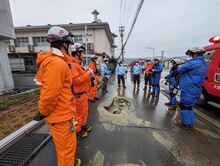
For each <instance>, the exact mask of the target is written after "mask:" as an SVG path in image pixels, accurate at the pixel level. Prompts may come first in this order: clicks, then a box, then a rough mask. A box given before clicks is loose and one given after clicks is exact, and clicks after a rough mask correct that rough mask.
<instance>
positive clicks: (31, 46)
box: [28, 44, 34, 52]
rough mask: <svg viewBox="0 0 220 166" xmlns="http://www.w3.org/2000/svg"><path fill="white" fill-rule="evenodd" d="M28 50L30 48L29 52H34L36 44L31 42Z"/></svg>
mask: <svg viewBox="0 0 220 166" xmlns="http://www.w3.org/2000/svg"><path fill="white" fill-rule="evenodd" d="M28 50H29V52H34V45H32V44H29V45H28Z"/></svg>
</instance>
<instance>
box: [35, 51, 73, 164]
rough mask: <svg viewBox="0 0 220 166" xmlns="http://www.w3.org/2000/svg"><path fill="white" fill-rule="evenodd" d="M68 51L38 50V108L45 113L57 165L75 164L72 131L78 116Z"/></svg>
mask: <svg viewBox="0 0 220 166" xmlns="http://www.w3.org/2000/svg"><path fill="white" fill-rule="evenodd" d="M66 57H68V55H66V54H64V53H62V52H61V51H60V50H58V49H55V48H52V49H51V51H50V52H47V53H38V55H37V65H39V66H40V68H39V71H38V73H37V75H36V77H35V79H36V81H37V82H38V83H39V84H40V85H41V86H40V88H39V90H40V99H39V102H38V108H39V111H40V113H41V114H42V115H44V116H46V118H45V122H46V123H48V126H49V129H50V132H51V135H52V138H53V141H54V144H55V148H56V155H57V162H58V166H67V165H71V166H72V165H74V159H75V152H76V144H77V139H76V132H73V131H71V130H70V129H71V126H72V125H74V122H73V120H74V119H75V117H76V109H75V106H74V105H73V103H74V102H73V95H72V91H71V86H72V78H71V74H70V69H69V67H68V65H67V64H66V62H65V59H66Z"/></svg>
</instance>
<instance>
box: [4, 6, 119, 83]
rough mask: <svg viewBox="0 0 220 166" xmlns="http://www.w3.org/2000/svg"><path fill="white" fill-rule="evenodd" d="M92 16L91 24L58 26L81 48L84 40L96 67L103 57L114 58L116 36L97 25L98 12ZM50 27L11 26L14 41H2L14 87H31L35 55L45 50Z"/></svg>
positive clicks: (105, 24) (98, 21)
mask: <svg viewBox="0 0 220 166" xmlns="http://www.w3.org/2000/svg"><path fill="white" fill-rule="evenodd" d="M92 14H93V15H94V20H93V22H92V23H80V24H73V23H69V24H61V25H58V26H61V27H63V28H65V29H68V30H69V31H71V32H72V33H73V34H74V36H75V37H74V38H75V42H78V43H82V44H84V45H85V43H86V39H87V51H88V55H91V54H96V55H98V57H99V64H101V61H102V58H103V56H109V57H110V58H111V57H114V49H115V47H116V46H115V45H114V38H115V37H117V36H116V35H115V34H114V33H112V32H111V30H110V27H109V24H108V23H107V22H101V21H100V20H98V19H97V15H98V14H99V13H98V12H97V11H96V10H94V11H93V12H92ZM51 26H54V25H51V24H48V25H40V26H31V25H27V26H23V27H15V35H16V39H15V40H8V41H7V42H6V43H7V45H8V49H7V51H8V57H9V61H10V65H11V69H12V73H13V78H14V81H15V84H16V86H20V85H21V86H22V85H29V84H32V82H33V81H32V78H33V75H34V73H35V72H36V65H35V61H36V55H37V53H38V52H40V51H45V50H48V49H49V44H48V42H47V40H46V39H47V38H46V37H47V31H48V29H49V28H50V27H51ZM86 32H87V33H86ZM86 34H87V35H86ZM88 59H89V58H88ZM30 73H32V76H30ZM25 74H26V75H25ZM21 77H22V78H21ZM23 82H25V83H23Z"/></svg>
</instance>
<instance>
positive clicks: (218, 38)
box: [209, 36, 220, 43]
mask: <svg viewBox="0 0 220 166" xmlns="http://www.w3.org/2000/svg"><path fill="white" fill-rule="evenodd" d="M209 42H211V43H219V42H220V36H214V37H212V38H210V39H209Z"/></svg>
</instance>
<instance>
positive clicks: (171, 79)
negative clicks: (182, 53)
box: [165, 58, 180, 110]
mask: <svg viewBox="0 0 220 166" xmlns="http://www.w3.org/2000/svg"><path fill="white" fill-rule="evenodd" d="M171 63H172V67H171V70H170V72H169V74H168V75H167V76H166V77H165V79H166V80H167V81H168V83H169V97H170V101H169V102H168V103H165V105H166V106H168V107H169V110H176V108H177V100H176V93H175V92H174V90H175V88H177V87H178V82H179V81H178V75H176V76H172V73H173V72H175V71H176V70H177V69H178V66H179V64H180V59H178V58H174V59H173V60H171Z"/></svg>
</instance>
